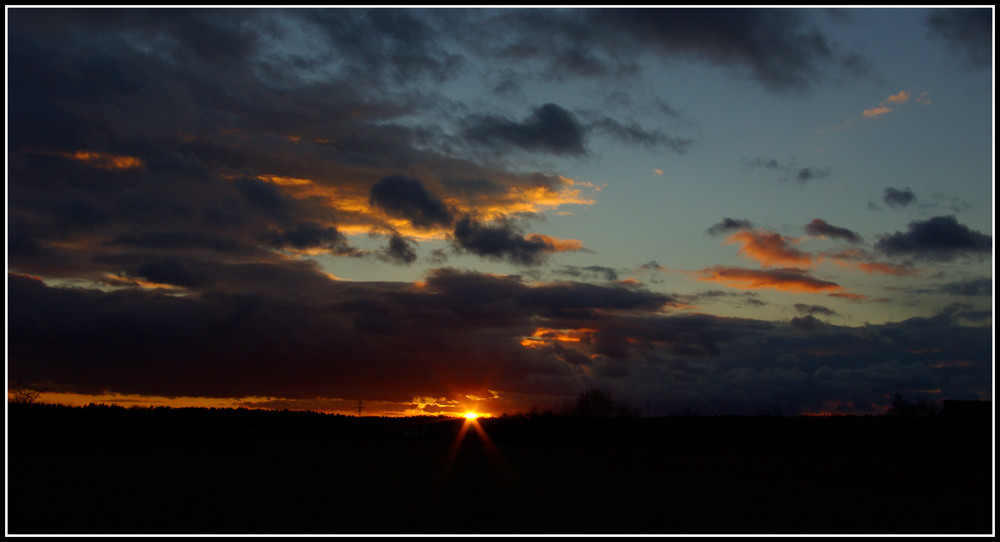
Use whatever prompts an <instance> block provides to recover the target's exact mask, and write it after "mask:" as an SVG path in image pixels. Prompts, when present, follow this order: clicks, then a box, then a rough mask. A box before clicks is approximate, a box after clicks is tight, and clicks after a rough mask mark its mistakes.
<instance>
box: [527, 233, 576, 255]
mask: <svg viewBox="0 0 1000 542" xmlns="http://www.w3.org/2000/svg"><path fill="white" fill-rule="evenodd" d="M524 238H525V239H527V240H528V241H535V242H538V241H541V242H542V243H545V246H546V247H548V252H573V251H577V250H584V248H583V241H578V240H576V239H556V238H555V237H550V236H548V235H542V234H540V233H533V234H531V235H526V236H524Z"/></svg>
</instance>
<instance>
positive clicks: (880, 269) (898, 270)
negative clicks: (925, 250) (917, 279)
mask: <svg viewBox="0 0 1000 542" xmlns="http://www.w3.org/2000/svg"><path fill="white" fill-rule="evenodd" d="M854 265H855V267H857V268H858V269H860V270H862V271H864V272H865V273H868V274H869V275H871V274H872V273H877V274H879V275H894V276H897V277H909V276H913V275H917V274H918V271H917V270H914V269H907V268H905V267H903V266H900V265H895V264H891V263H879V262H870V263H867V262H862V263H857V264H854Z"/></svg>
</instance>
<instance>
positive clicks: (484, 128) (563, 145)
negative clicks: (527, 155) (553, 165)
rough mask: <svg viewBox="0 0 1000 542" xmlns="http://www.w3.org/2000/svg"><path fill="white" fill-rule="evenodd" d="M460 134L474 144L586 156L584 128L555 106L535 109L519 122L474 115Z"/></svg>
mask: <svg viewBox="0 0 1000 542" xmlns="http://www.w3.org/2000/svg"><path fill="white" fill-rule="evenodd" d="M463 133H464V135H465V137H467V138H468V139H469V140H470V141H472V142H473V143H475V144H477V145H484V146H488V147H491V148H492V147H497V148H500V149H503V148H507V147H519V148H521V149H523V150H526V151H530V152H547V153H551V154H555V155H564V154H567V155H575V156H579V155H582V154H584V153H586V149H584V146H583V145H584V135H585V130H584V127H583V126H582V125H581V124H580V123H579V121H577V119H576V117H575V116H574V115H573V114H572V113H570V112H569V111H567V110H565V109H563V108H562V107H559V106H558V105H556V104H553V103H549V104H545V105H543V106H541V107H539V108H538V109H535V110H534V111H533V112H532V113H531V115H529V116H528V117H527V118H525V119H524V120H523V121H521V122H517V121H513V120H509V119H506V118H502V117H497V116H489V115H487V116H475V117H472V118H470V119H469V120H468V121H467V122H466V127H465V129H464V132H463Z"/></svg>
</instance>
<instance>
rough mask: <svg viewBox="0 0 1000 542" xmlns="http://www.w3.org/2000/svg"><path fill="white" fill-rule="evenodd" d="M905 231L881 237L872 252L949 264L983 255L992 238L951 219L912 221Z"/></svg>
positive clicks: (990, 250) (940, 217)
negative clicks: (972, 256) (958, 258)
mask: <svg viewBox="0 0 1000 542" xmlns="http://www.w3.org/2000/svg"><path fill="white" fill-rule="evenodd" d="M907 227H908V231H907V232H905V233H904V232H900V231H897V232H896V233H893V234H889V235H884V236H882V238H880V239H879V240H878V242H876V243H875V249H876V250H878V251H880V252H882V253H884V254H886V255H888V256H907V257H913V258H917V259H923V260H937V261H951V260H953V259H954V258H955V257H957V256H963V255H969V256H971V255H979V256H982V255H986V254H989V253H991V252H992V251H993V237H992V236H989V235H986V234H983V233H980V232H978V231H973V230H971V229H969V227H968V226H966V225H964V224H959V223H958V220H956V219H955V217H954V216H936V217H933V218H930V219H927V220H924V221H920V220H914V221H913V222H910V224H909V225H908V226H907Z"/></svg>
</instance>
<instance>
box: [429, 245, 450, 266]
mask: <svg viewBox="0 0 1000 542" xmlns="http://www.w3.org/2000/svg"><path fill="white" fill-rule="evenodd" d="M427 261H428V262H430V263H432V264H434V265H441V264H443V263H445V262H447V261H448V254H446V253H445V251H444V249H441V248H435V249H434V250H432V251H431V252H430V254H428V255H427Z"/></svg>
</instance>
